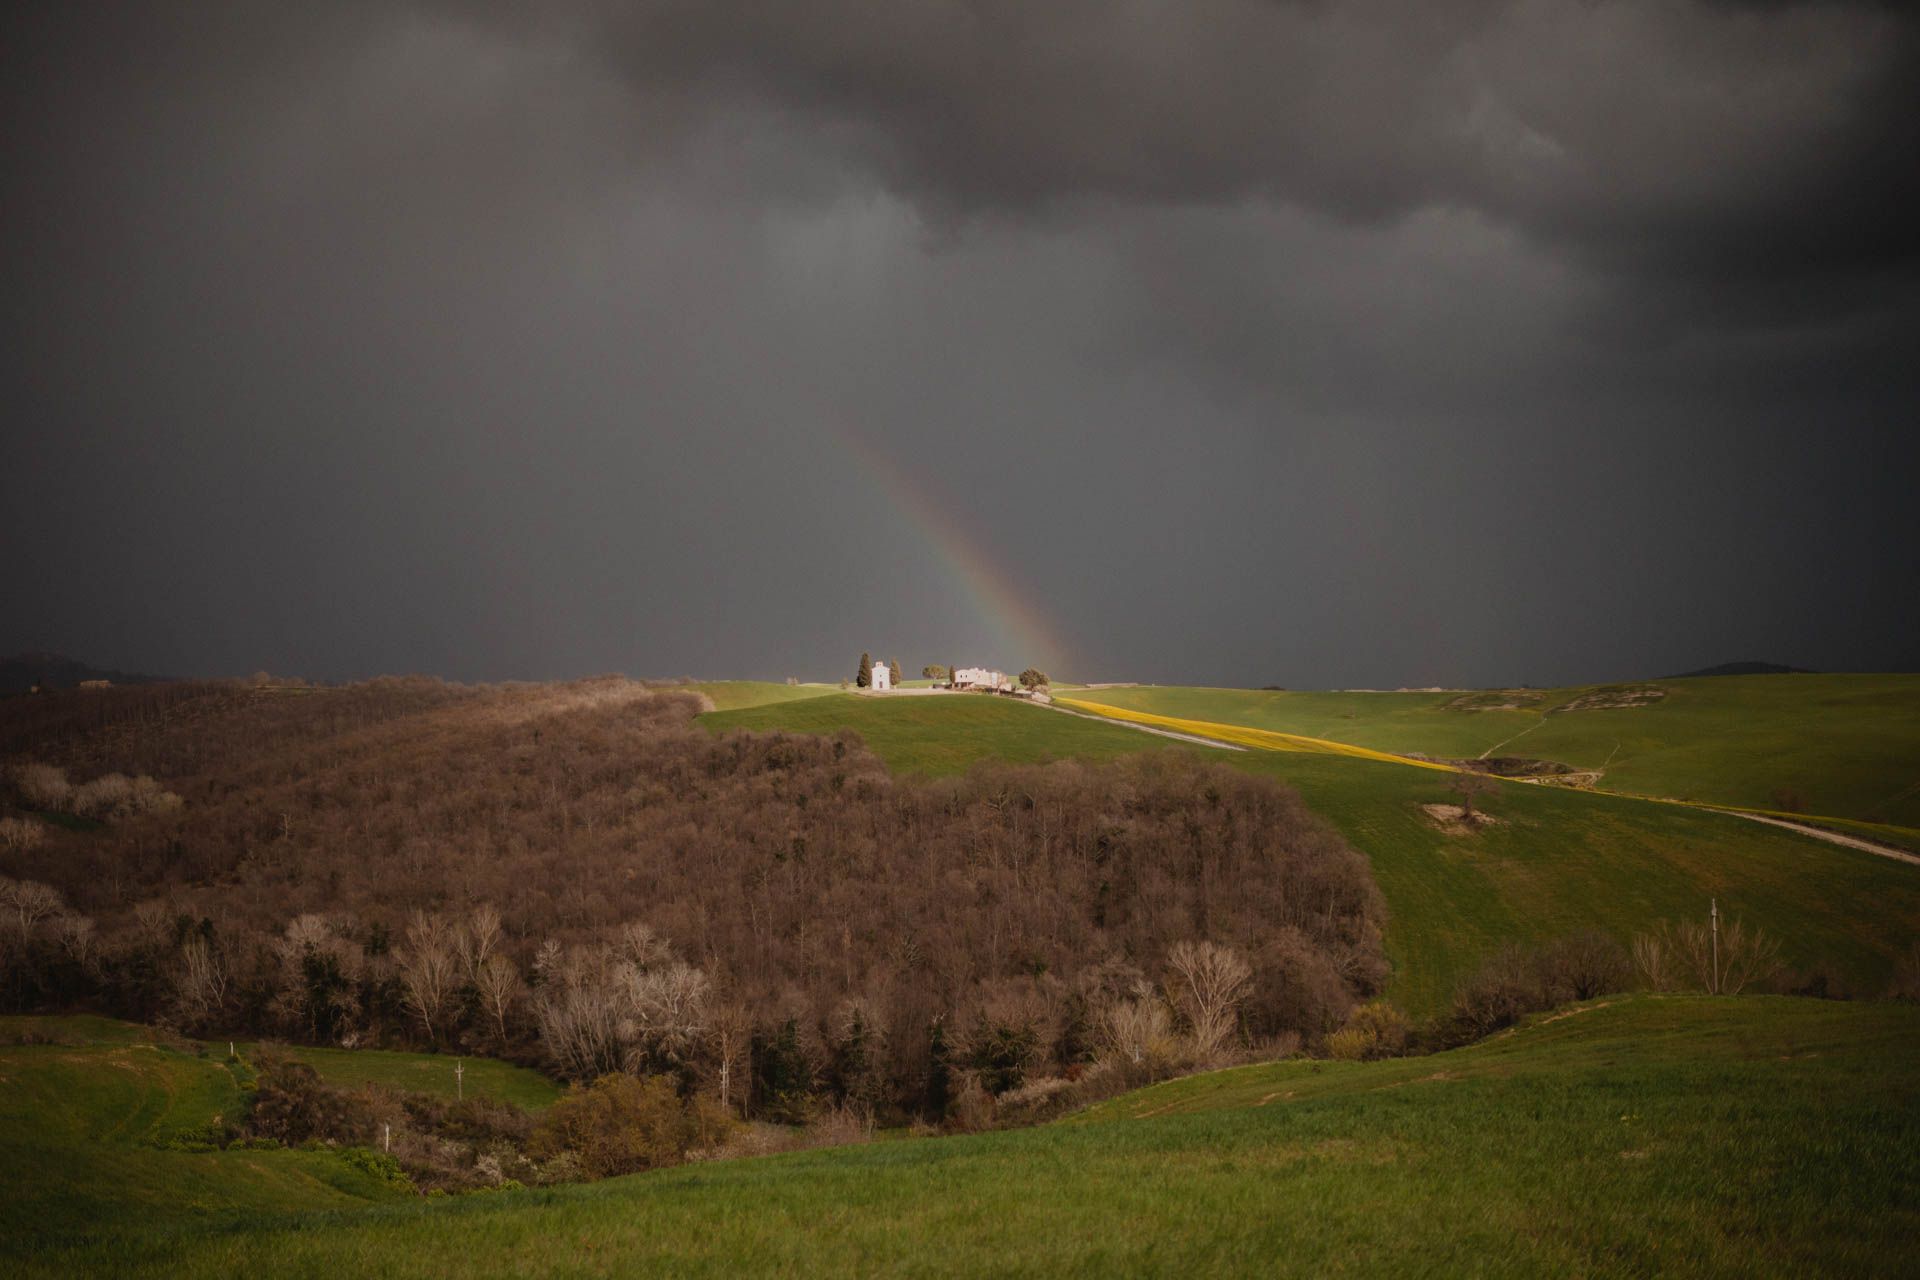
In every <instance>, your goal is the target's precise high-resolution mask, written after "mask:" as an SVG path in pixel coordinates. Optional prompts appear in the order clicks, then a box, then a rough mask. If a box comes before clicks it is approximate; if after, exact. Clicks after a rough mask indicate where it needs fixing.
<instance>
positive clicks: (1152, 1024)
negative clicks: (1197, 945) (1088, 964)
mask: <svg viewBox="0 0 1920 1280" xmlns="http://www.w3.org/2000/svg"><path fill="white" fill-rule="evenodd" d="M1099 1028H1100V1040H1101V1044H1102V1046H1103V1047H1104V1048H1105V1050H1106V1051H1107V1052H1108V1053H1109V1054H1111V1055H1113V1056H1114V1057H1116V1058H1119V1059H1121V1060H1123V1061H1125V1062H1128V1063H1130V1064H1132V1065H1134V1066H1139V1065H1141V1064H1142V1063H1144V1062H1146V1061H1148V1060H1149V1059H1151V1058H1159V1057H1164V1056H1166V1054H1167V1052H1168V1050H1169V1049H1170V1048H1171V1046H1172V1041H1173V1023H1172V1020H1171V1019H1170V1018H1168V1016H1167V1004H1166V1001H1164V1000H1162V999H1161V998H1160V993H1159V992H1158V991H1156V990H1154V987H1153V984H1152V983H1150V982H1146V981H1144V980H1143V981H1141V982H1138V983H1136V984H1135V985H1134V989H1133V994H1132V995H1130V996H1128V997H1125V998H1123V999H1119V1000H1115V1001H1113V1002H1112V1003H1110V1004H1108V1005H1107V1006H1105V1007H1104V1008H1103V1009H1101V1010H1100V1016H1099Z"/></svg>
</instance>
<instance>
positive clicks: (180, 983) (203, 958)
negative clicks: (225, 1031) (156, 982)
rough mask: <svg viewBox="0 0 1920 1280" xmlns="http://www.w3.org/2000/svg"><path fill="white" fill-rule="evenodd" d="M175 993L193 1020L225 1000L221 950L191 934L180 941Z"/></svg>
mask: <svg viewBox="0 0 1920 1280" xmlns="http://www.w3.org/2000/svg"><path fill="white" fill-rule="evenodd" d="M173 989H174V996H175V998H176V999H177V1000H178V1002H179V1005H180V1009H181V1012H182V1013H184V1014H185V1015H186V1017H187V1020H188V1021H189V1022H192V1023H202V1022H205V1021H206V1020H207V1019H209V1018H211V1017H212V1016H213V1015H214V1014H216V1013H218V1012H219V1011H220V1010H221V1008H223V1007H224V1006H225V1004H226V1001H227V965H226V961H225V959H224V958H222V956H221V955H220V952H219V951H218V950H216V949H215V948H214V947H213V946H212V945H210V944H209V943H208V942H207V940H206V939H205V938H203V937H201V936H199V935H198V934H194V935H192V936H190V937H188V938H187V940H186V941H185V942H183V943H181V944H180V962H179V965H178V967H177V968H176V970H175V972H174V981H173Z"/></svg>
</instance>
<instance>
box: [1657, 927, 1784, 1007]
mask: <svg viewBox="0 0 1920 1280" xmlns="http://www.w3.org/2000/svg"><path fill="white" fill-rule="evenodd" d="M1633 955H1634V963H1635V965H1636V967H1637V968H1638V969H1639V970H1640V973H1641V976H1642V977H1643V978H1645V979H1646V981H1647V985H1648V986H1650V987H1653V988H1654V989H1655V990H1673V989H1674V988H1676V987H1678V986H1680V985H1681V984H1682V982H1686V985H1688V986H1689V987H1690V988H1691V989H1693V990H1696V991H1704V992H1706V993H1707V994H1708V995H1716V996H1734V995H1739V994H1740V993H1741V992H1742V991H1744V990H1746V989H1747V988H1748V987H1750V986H1753V985H1754V984H1756V983H1759V982H1764V981H1765V980H1766V979H1768V978H1770V977H1772V976H1773V975H1774V974H1775V973H1778V972H1779V970H1780V944H1779V943H1778V942H1777V941H1775V940H1774V938H1772V937H1771V936H1770V935H1768V934H1767V933H1765V932H1763V931H1762V930H1760V929H1756V928H1750V927H1749V926H1748V925H1747V924H1746V923H1745V922H1744V921H1740V920H1731V921H1728V922H1727V923H1725V924H1723V925H1721V926H1720V929H1719V937H1718V938H1717V939H1716V938H1715V937H1714V931H1713V927H1712V925H1711V924H1710V923H1702V922H1701V921H1698V920H1682V921H1679V922H1678V923H1668V922H1666V921H1662V922H1661V923H1660V924H1659V925H1658V926H1656V927H1655V928H1654V930H1653V931H1652V932H1651V933H1643V934H1641V935H1639V936H1638V937H1636V938H1635V939H1634V940H1633ZM1682 975H1685V977H1684V978H1683V977H1682ZM1688 979H1691V981H1688Z"/></svg>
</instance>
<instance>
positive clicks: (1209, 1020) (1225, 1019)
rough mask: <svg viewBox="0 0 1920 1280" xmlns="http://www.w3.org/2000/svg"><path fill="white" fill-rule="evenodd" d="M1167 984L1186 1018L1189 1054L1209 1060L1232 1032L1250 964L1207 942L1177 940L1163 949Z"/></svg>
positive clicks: (1231, 952) (1175, 1004)
mask: <svg viewBox="0 0 1920 1280" xmlns="http://www.w3.org/2000/svg"><path fill="white" fill-rule="evenodd" d="M1167 970H1168V977H1167V989H1168V992H1169V994H1170V995H1171V996H1172V998H1173V1004H1174V1007H1175V1008H1176V1009H1178V1010H1179V1011H1180V1016H1181V1017H1182V1018H1184V1019H1185V1020H1186V1023H1187V1028H1188V1034H1189V1035H1190V1036H1191V1037H1192V1039H1193V1056H1194V1058H1195V1060H1197V1061H1200V1062H1210V1061H1212V1060H1213V1059H1214V1057H1215V1056H1216V1055H1218V1054H1219V1052H1220V1050H1221V1049H1222V1047H1224V1046H1225V1044H1226V1042H1227V1037H1228V1036H1230V1035H1232V1034H1233V1030H1234V1027H1235V1026H1236V1024H1237V1022H1238V1018H1239V1010H1240V1002H1241V1001H1242V1000H1244V999H1245V998H1246V995H1247V990H1248V986H1249V984H1250V983H1251V981H1252V979H1253V967H1252V966H1251V965H1249V964H1248V963H1247V962H1246V960H1245V959H1244V958H1243V957H1242V956H1241V955H1240V954H1239V953H1238V952H1236V951H1234V950H1232V949H1231V948H1228V947H1222V946H1216V945H1215V944H1213V943H1211V942H1176V943H1174V944H1173V946H1172V947H1170V948H1168V950H1167Z"/></svg>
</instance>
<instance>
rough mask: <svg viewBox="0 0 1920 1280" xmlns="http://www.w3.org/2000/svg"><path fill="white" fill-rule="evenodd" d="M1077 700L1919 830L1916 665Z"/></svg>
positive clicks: (1094, 693) (1116, 693) (1633, 791)
mask: <svg viewBox="0 0 1920 1280" xmlns="http://www.w3.org/2000/svg"><path fill="white" fill-rule="evenodd" d="M1072 696H1073V697H1074V698H1075V699H1076V700H1079V701H1085V702H1091V703H1099V704H1102V705H1105V706H1109V707H1116V708H1126V709H1131V710H1136V711H1145V712H1151V713H1154V714H1157V715H1165V716H1174V717H1179V718H1183V719H1191V720H1208V721H1217V722H1219V723H1223V724H1234V725H1245V726H1248V727H1251V728H1257V729H1269V730H1275V731H1279V732H1283V733H1296V734H1306V735H1310V736H1313V737H1318V738H1328V739H1332V740H1334V741H1337V742H1344V743H1352V744H1354V745H1356V746H1362V747H1370V748H1373V749H1376V750H1380V751H1389V752H1396V753H1408V752H1419V753H1422V754H1425V755H1429V756H1437V757H1454V758H1465V757H1474V756H1481V755H1497V756H1516V757H1527V758H1532V759H1539V760H1551V761H1558V762H1560V763H1563V764H1566V765H1569V766H1572V767H1573V768H1574V769H1577V770H1582V771H1592V772H1595V773H1597V774H1598V775H1599V777H1598V779H1597V781H1596V783H1595V785H1596V786H1597V787H1598V788H1599V789H1602V790H1606V791H1615V792H1621V793H1625V794H1630V795H1650V796H1666V797H1671V798H1674V799H1681V800H1695V801H1702V802H1707V803H1712V804H1722V805H1731V806H1736V807H1741V808H1749V809H1759V810H1791V811H1795V812H1800V813H1805V814H1814V815H1825V816H1829V817H1834V818H1841V819H1849V820H1852V821H1854V822H1860V823H1872V824H1881V825H1887V826H1892V827H1896V828H1906V829H1907V831H1908V833H1909V834H1910V835H1915V836H1920V830H1916V829H1920V676H1916V675H1811V674H1807V675H1759V676H1713V677H1701V678H1696V679H1684V680H1653V681H1644V682H1641V683H1637V684H1630V685H1592V686H1581V687H1575V688H1565V689H1503V690H1474V691H1464V692H1462V691H1448V692H1441V693H1431V692H1421V693H1376V692H1356V691H1347V692H1327V693H1294V692H1284V691H1256V690H1248V689H1201V688H1186V687H1149V686H1133V687H1126V688H1110V689H1093V690H1086V691H1079V692H1075V693H1074V694H1073V695H1072Z"/></svg>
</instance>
